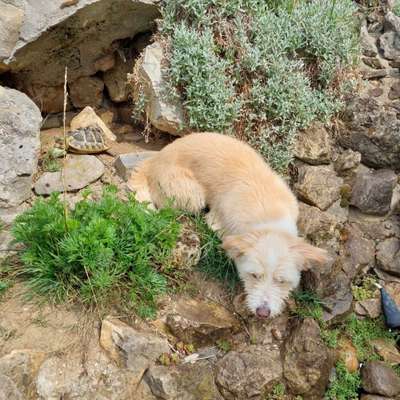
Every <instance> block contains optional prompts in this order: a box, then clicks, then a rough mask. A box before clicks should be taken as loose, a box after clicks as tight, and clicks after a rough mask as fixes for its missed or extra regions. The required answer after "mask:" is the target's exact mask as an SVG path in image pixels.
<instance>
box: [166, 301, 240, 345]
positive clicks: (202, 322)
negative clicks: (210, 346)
mask: <svg viewBox="0 0 400 400" xmlns="http://www.w3.org/2000/svg"><path fill="white" fill-rule="evenodd" d="M166 323H167V325H168V328H169V329H170V330H171V332H172V333H173V334H174V335H175V336H176V337H177V338H178V339H180V340H181V341H183V342H185V343H197V344H207V343H214V342H215V341H216V340H217V339H220V338H222V337H223V336H225V335H230V334H231V332H232V331H233V330H235V329H237V327H238V322H237V321H236V319H235V318H233V316H232V315H231V314H230V313H229V312H228V311H227V310H226V309H225V308H224V307H222V306H220V305H218V304H217V303H210V302H205V301H199V300H194V299H182V300H180V301H179V302H178V303H177V305H176V308H175V312H172V313H170V314H168V315H167V319H166Z"/></svg>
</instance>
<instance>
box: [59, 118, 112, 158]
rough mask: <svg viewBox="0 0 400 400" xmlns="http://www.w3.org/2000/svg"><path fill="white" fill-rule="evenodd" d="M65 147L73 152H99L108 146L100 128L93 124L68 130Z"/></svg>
mask: <svg viewBox="0 0 400 400" xmlns="http://www.w3.org/2000/svg"><path fill="white" fill-rule="evenodd" d="M67 148H68V150H70V151H71V152H73V153H79V154H93V153H101V152H102V151H106V150H108V149H109V148H110V146H108V145H107V143H106V140H105V139H104V136H103V133H102V131H101V129H100V128H99V127H97V126H95V125H90V126H87V127H85V128H78V129H75V130H73V131H70V132H68V136H67Z"/></svg>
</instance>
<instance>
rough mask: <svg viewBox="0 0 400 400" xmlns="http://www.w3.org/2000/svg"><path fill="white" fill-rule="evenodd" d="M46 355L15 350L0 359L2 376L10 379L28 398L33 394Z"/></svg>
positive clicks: (33, 351) (39, 352)
mask: <svg viewBox="0 0 400 400" xmlns="http://www.w3.org/2000/svg"><path fill="white" fill-rule="evenodd" d="M45 357H46V354H45V353H43V352H41V351H35V350H13V351H12V352H11V353H10V354H7V355H6V356H4V357H2V358H0V375H3V376H7V377H8V378H10V379H11V380H12V381H13V382H14V384H15V385H16V387H17V389H18V390H19V391H20V392H21V393H23V394H24V395H25V396H26V398H28V396H29V394H30V393H31V392H32V389H33V386H34V382H35V379H36V375H37V373H38V370H39V367H40V365H41V364H42V363H43V361H44V359H45Z"/></svg>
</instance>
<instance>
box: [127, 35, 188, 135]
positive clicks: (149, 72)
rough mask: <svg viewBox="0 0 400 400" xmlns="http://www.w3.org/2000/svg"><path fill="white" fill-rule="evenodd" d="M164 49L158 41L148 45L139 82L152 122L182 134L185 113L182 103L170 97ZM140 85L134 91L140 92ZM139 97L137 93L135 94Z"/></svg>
mask: <svg viewBox="0 0 400 400" xmlns="http://www.w3.org/2000/svg"><path fill="white" fill-rule="evenodd" d="M163 59H164V54H163V49H162V45H161V44H160V43H158V42H155V43H153V44H151V45H150V46H147V47H146V49H145V50H144V53H143V56H142V58H141V59H140V60H139V61H138V63H139V67H138V77H137V78H138V82H139V85H140V86H141V87H142V88H143V91H144V94H145V97H146V114H147V117H148V118H149V120H150V122H151V124H152V125H153V126H154V127H155V128H157V129H159V130H160V131H163V132H168V133H170V134H171V135H178V136H181V135H182V134H183V133H184V131H182V127H183V126H184V123H185V121H184V115H183V110H182V106H181V104H179V103H178V102H173V101H172V100H170V99H168V93H167V90H166V84H165V78H164V76H163V70H162V65H163ZM139 90H140V88H139V87H135V88H134V91H135V92H138V91H139ZM133 97H134V98H135V97H137V93H136V96H135V93H134V94H133Z"/></svg>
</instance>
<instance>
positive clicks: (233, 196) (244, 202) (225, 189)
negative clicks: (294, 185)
mask: <svg viewBox="0 0 400 400" xmlns="http://www.w3.org/2000/svg"><path fill="white" fill-rule="evenodd" d="M128 186H129V187H130V188H131V189H132V190H133V191H135V192H136V198H137V200H139V201H148V202H150V203H152V204H154V205H155V206H156V207H157V208H159V207H162V206H163V205H164V204H165V203H166V201H167V200H168V199H174V200H175V205H176V207H179V208H182V209H185V210H188V211H190V212H194V213H197V212H200V211H201V210H202V209H204V208H205V207H206V206H208V208H209V210H210V211H209V213H208V214H207V216H206V218H207V222H208V224H209V225H210V226H211V227H212V228H213V229H214V230H218V231H219V232H220V233H221V236H222V239H223V248H224V249H225V251H226V252H227V254H228V255H229V256H230V257H231V258H232V259H233V260H234V262H235V264H236V267H237V269H238V272H239V275H240V277H241V279H242V280H243V282H244V286H245V290H246V293H247V304H248V307H249V308H250V310H251V311H252V312H253V313H255V314H257V315H258V316H260V317H267V316H269V315H271V316H274V315H277V314H279V313H280V312H281V311H282V308H283V306H284V302H285V299H286V298H287V297H288V295H289V293H290V291H291V290H292V289H293V288H295V287H296V286H297V285H298V284H299V281H300V271H301V270H304V269H306V268H308V267H309V265H310V263H309V262H310V261H315V262H320V263H322V262H324V261H325V260H326V253H325V251H323V250H321V249H318V248H316V247H313V246H311V245H310V244H307V243H306V242H305V241H304V240H303V239H301V238H299V237H298V236H297V227H296V221H297V216H298V206H297V201H296V198H295V196H294V195H293V194H292V192H291V191H290V189H289V188H288V186H287V185H286V183H285V182H284V181H283V180H282V179H281V178H280V177H279V176H278V175H277V174H275V173H274V172H273V171H272V170H271V169H270V168H269V167H268V165H267V164H266V163H265V162H264V160H263V159H262V158H261V156H260V155H259V154H257V152H256V151H254V150H253V149H252V148H251V147H250V146H248V145H247V144H245V143H243V142H241V141H239V140H236V139H233V138H231V137H228V136H224V135H220V134H217V133H195V134H191V135H188V136H185V137H183V138H180V139H177V140H176V141H174V142H173V143H172V144H170V145H168V146H166V147H165V148H164V149H163V150H162V151H160V152H159V153H157V154H156V155H155V156H154V157H152V158H150V159H147V160H145V161H144V162H143V163H142V164H141V165H140V166H139V167H138V169H137V170H136V171H135V172H134V173H133V175H132V176H131V178H130V180H129V183H128Z"/></svg>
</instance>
